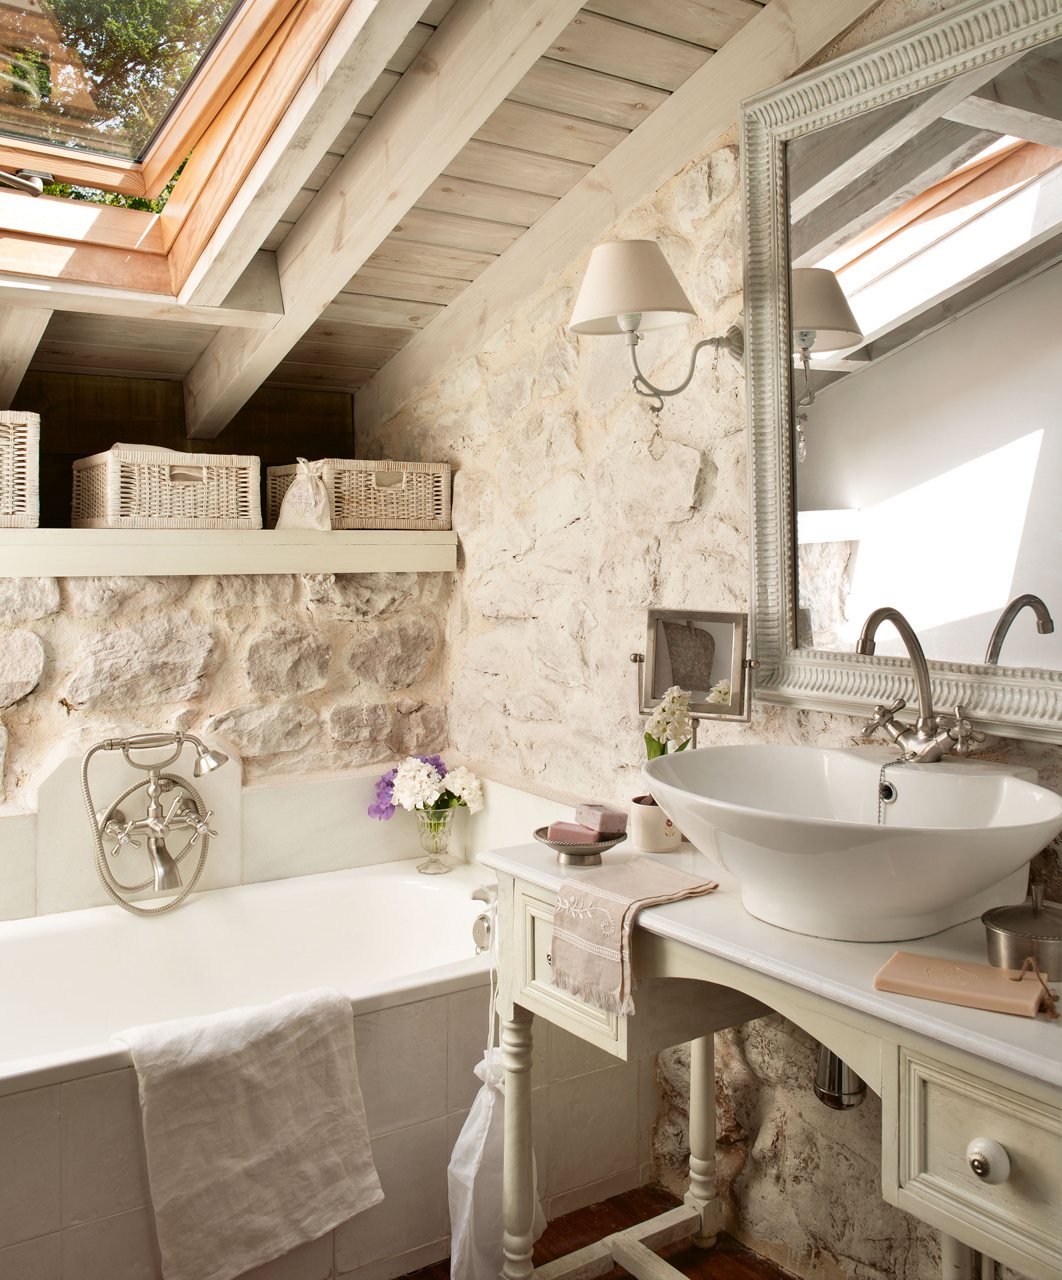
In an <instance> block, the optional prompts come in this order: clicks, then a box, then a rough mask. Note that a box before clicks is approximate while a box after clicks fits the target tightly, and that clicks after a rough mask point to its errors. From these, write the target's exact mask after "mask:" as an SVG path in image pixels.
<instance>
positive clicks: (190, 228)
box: [0, 0, 349, 302]
mask: <svg viewBox="0 0 1062 1280" xmlns="http://www.w3.org/2000/svg"><path fill="white" fill-rule="evenodd" d="M348 5H349V0H244V3H243V4H242V5H241V6H240V8H239V9H238V10H237V11H236V13H235V14H234V15H233V18H232V20H231V21H230V22H229V24H228V25H227V27H226V28H225V30H224V31H223V33H222V35H221V37H220V38H219V39H218V41H217V43H216V44H215V46H214V48H213V49H212V50H211V52H210V54H209V55H208V57H207V60H206V62H205V64H204V65H203V66H201V67H200V69H199V71H198V73H197V75H196V77H195V79H194V81H193V82H192V83H191V84H190V85H189V87H188V89H187V90H186V92H185V93H184V95H183V96H182V98H181V100H180V101H179V102H178V103H177V105H176V106H175V108H174V109H173V111H172V112H171V113H170V116H169V117H167V119H166V120H165V122H164V123H163V125H162V127H161V128H160V130H159V132H158V135H157V137H156V138H155V139H154V140H153V142H152V144H151V147H150V149H149V151H148V153H147V154H146V155H145V157H144V159H143V160H142V161H139V162H131V161H126V160H122V159H118V158H111V157H107V156H102V155H100V156H94V155H91V154H89V153H87V152H80V151H74V150H72V149H68V148H64V147H55V146H45V145H33V144H31V143H27V142H23V141H21V140H18V139H10V138H3V139H0V168H9V169H37V170H43V171H45V172H50V173H51V174H52V175H53V176H54V177H55V179H56V180H57V181H65V182H70V183H74V184H77V185H82V186H92V187H95V188H98V189H100V190H106V191H116V192H120V193H121V194H123V195H136V196H143V197H145V198H147V199H154V198H156V197H157V196H158V195H159V194H160V193H161V191H162V189H163V188H164V187H165V185H166V183H167V182H168V181H169V180H170V178H172V176H173V174H174V173H175V172H176V170H177V168H178V167H179V166H180V164H181V162H182V161H184V160H185V159H186V158H187V159H188V163H187V164H186V166H185V169H184V171H183V173H182V174H181V177H180V180H179V181H178V183H177V184H176V185H175V187H174V189H173V192H172V193H171V196H170V198H169V200H168V202H167V205H166V208H165V210H164V211H163V213H162V214H153V213H147V212H143V211H140V210H136V209H126V208H120V207H112V206H107V205H103V204H94V203H91V202H86V201H73V200H67V199H64V198H60V197H49V196H42V197H40V198H38V199H36V200H32V199H29V198H27V197H26V196H23V195H20V194H16V193H12V192H4V191H0V274H3V275H11V276H18V277H22V278H23V279H25V280H39V281H42V282H47V281H54V282H71V283H79V284H80V283H83V284H87V285H92V286H104V287H109V288H112V289H118V290H125V291H130V292H134V293H145V292H146V293H150V294H155V295H159V296H164V295H165V296H171V297H172V296H174V295H176V294H178V293H179V292H180V290H181V287H182V285H183V283H184V281H185V279H186V278H187V275H188V273H189V271H190V270H191V268H192V266H193V265H194V263H195V261H196V259H197V257H198V255H199V253H200V252H201V251H202V249H203V248H204V247H205V245H206V243H207V242H208V240H209V238H210V235H211V234H212V233H213V230H214V229H215V227H216V226H217V224H218V221H219V220H220V219H221V217H222V216H223V214H224V212H225V209H226V208H227V207H228V205H229V204H230V202H231V201H232V200H233V199H234V197H235V195H236V193H237V192H238V191H239V189H240V186H241V185H242V183H243V182H244V181H245V179H246V177H247V175H248V173H249V172H250V171H251V169H252V168H253V166H254V164H255V162H256V161H257V159H258V157H259V155H260V154H261V151H262V148H263V147H264V146H265V144H266V142H267V141H268V139H269V137H270V135H271V134H272V132H273V130H274V129H275V128H276V127H277V125H278V124H279V122H280V121H281V119H282V118H283V116H284V114H285V112H286V111H287V109H288V107H289V106H290V104H291V102H292V100H293V99H294V97H295V95H296V94H297V93H298V91H299V89H300V86H301V85H302V83H303V81H304V80H305V78H306V77H307V75H308V74H309V73H310V72H311V70H312V68H313V66H314V63H315V62H316V60H317V58H318V57H319V55H320V54H321V52H322V50H323V49H324V48H325V46H326V45H327V43H328V40H329V37H330V36H331V35H332V33H333V31H334V30H335V28H336V26H337V24H338V23H339V22H340V20H341V18H342V17H343V14H344V12H345V10H346V9H347V8H348ZM42 302H46V299H43V298H42Z"/></svg>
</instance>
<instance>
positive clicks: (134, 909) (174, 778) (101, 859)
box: [81, 742, 210, 916]
mask: <svg viewBox="0 0 1062 1280" xmlns="http://www.w3.org/2000/svg"><path fill="white" fill-rule="evenodd" d="M103 746H104V744H103V743H102V742H97V743H96V745H95V746H94V747H90V748H89V750H88V751H86V752H85V758H84V759H83V760H82V761H81V793H82V795H83V796H84V797H85V806H86V808H87V809H88V814H89V821H90V823H91V824H92V835H93V839H94V840H95V842H96V872H97V874H98V875H99V878H100V883H101V884H102V885H103V887H104V889H105V890H106V892H107V894H108V896H109V897H110V898H111V899H112V900H113V901H114V902H116V903H117V904H118V906H120V907H123V908H124V909H125V910H126V911H128V912H130V913H131V914H132V915H134V916H161V915H163V914H164V913H165V912H167V911H172V910H173V909H174V908H175V907H179V906H180V905H181V903H182V902H183V901H184V900H185V898H187V897H188V895H189V894H190V893H191V892H192V890H193V889H194V888H195V886H196V885H197V884H198V883H199V877H200V876H201V875H202V874H203V871H204V870H205V869H206V860H207V854H208V853H209V851H210V837H209V836H208V835H205V834H204V835H201V836H200V837H199V840H200V844H199V861H198V862H197V863H196V868H195V871H194V872H193V873H192V878H191V880H189V882H188V883H187V884H186V885H185V886H184V887H183V888H182V889H181V891H180V893H178V895H177V896H176V897H175V898H171V899H170V900H169V902H163V903H162V904H161V905H160V906H157V907H141V906H138V905H137V904H136V903H134V902H129V901H128V900H127V899H126V898H125V897H124V896H123V895H124V894H126V893H139V892H140V890H141V889H146V888H147V887H148V885H150V884H151V883H152V878H151V877H150V876H149V877H148V878H147V879H146V880H145V881H143V883H142V884H129V885H126V884H122V883H121V881H120V880H118V879H117V878H116V877H115V876H114V874H113V873H112V871H111V869H110V867H109V866H108V865H107V850H106V849H105V848H104V847H103V826H104V824H103V823H101V822H99V821H97V818H96V805H95V803H94V801H93V799H92V792H91V791H90V790H89V781H88V769H89V761H90V760H91V759H92V757H93V756H94V755H95V754H96V752H97V751H102V750H103ZM159 777H160V778H165V779H166V780H167V781H169V782H174V783H176V784H177V785H178V786H180V787H183V788H184V790H185V791H186V792H187V793H188V795H189V796H191V798H192V800H193V802H194V804H195V807H196V809H197V810H198V812H199V816H200V818H205V816H206V806H205V805H204V804H203V800H202V797H201V796H200V795H199V793H198V792H197V791H196V790H195V788H194V787H192V786H191V785H189V783H187V782H185V780H184V779H183V778H181V777H178V775H177V774H175V773H160V774H159ZM147 783H148V779H146V778H145V779H143V780H141V781H140V782H135V783H134V784H133V785H132V786H131V787H127V788H126V790H125V791H123V792H122V794H121V795H120V796H119V797H118V799H117V800H115V801H114V803H113V804H112V805H111V806H110V808H109V809H108V810H107V813H108V814H109V813H111V812H112V811H113V810H114V809H116V808H118V806H119V805H120V804H121V803H122V801H123V800H125V799H126V798H127V797H128V796H131V795H132V794H133V792H134V791H139V790H140V788H141V787H144V786H147ZM191 847H192V841H191V840H189V841H188V843H187V844H186V845H185V847H184V848H183V849H182V850H181V852H180V853H179V854H178V855H177V856H176V857H175V858H174V862H180V861H181V860H182V859H183V858H184V857H185V855H186V854H187V853H188V852H189V851H190V850H191Z"/></svg>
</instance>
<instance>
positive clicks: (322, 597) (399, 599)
mask: <svg viewBox="0 0 1062 1280" xmlns="http://www.w3.org/2000/svg"><path fill="white" fill-rule="evenodd" d="M303 581H304V582H305V584H306V594H307V600H308V602H309V604H310V607H311V608H314V609H323V610H327V611H328V612H329V613H333V614H335V616H336V617H340V618H375V617H378V616H379V615H380V614H381V613H391V612H393V611H394V610H395V609H399V608H402V607H403V606H404V605H408V604H410V603H412V602H413V601H414V600H415V599H416V597H417V587H418V583H417V575H416V574H415V573H340V574H336V573H314V574H309V573H308V574H305V575H304V577H303Z"/></svg>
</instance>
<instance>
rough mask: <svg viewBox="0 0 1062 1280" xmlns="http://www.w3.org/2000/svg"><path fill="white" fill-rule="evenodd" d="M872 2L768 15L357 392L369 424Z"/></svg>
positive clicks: (808, 5) (793, 2) (834, 0)
mask: <svg viewBox="0 0 1062 1280" xmlns="http://www.w3.org/2000/svg"><path fill="white" fill-rule="evenodd" d="M873 7H874V0H789V2H788V3H786V4H784V5H777V4H769V5H767V6H766V7H765V8H764V9H762V10H761V11H760V12H759V13H758V14H756V15H755V16H754V17H753V18H752V19H751V20H750V21H749V22H747V23H746V24H745V25H744V26H743V27H742V29H741V30H740V31H739V32H738V33H737V35H735V36H734V37H733V39H732V40H730V41H728V42H727V43H726V44H725V45H723V47H722V49H720V50H719V52H718V53H716V54H715V55H714V56H713V57H712V58H711V59H710V60H709V61H708V62H707V63H705V64H704V65H703V66H702V67H701V69H700V70H699V71H695V72H694V73H693V75H691V76H690V77H689V79H688V80H686V82H685V83H684V84H683V85H682V86H681V88H679V89H677V90H676V91H675V93H673V94H672V95H671V97H670V98H668V100H667V101H666V102H665V103H663V105H662V106H660V107H658V108H657V109H656V111H654V112H653V114H652V115H651V116H650V117H649V119H648V120H647V121H646V122H645V123H644V124H643V125H641V126H639V128H637V129H635V130H634V132H633V133H631V134H630V136H629V137H627V138H626V139H625V140H624V141H623V142H621V143H620V144H619V146H618V147H616V149H615V150H614V151H612V152H610V154H609V155H607V156H606V157H605V159H604V160H602V161H601V162H600V163H599V164H598V165H597V166H596V167H595V168H594V169H592V170H591V171H590V173H589V174H587V176H586V177H585V178H583V179H582V180H581V181H580V182H579V183H577V184H576V186H574V187H573V188H572V190H571V191H569V192H568V194H567V195H566V196H564V197H562V198H561V199H560V200H558V201H557V203H556V204H555V205H553V207H552V208H551V209H549V210H548V212H545V213H544V214H543V215H542V217H541V218H540V219H539V220H538V221H537V222H536V223H535V224H534V225H533V226H532V227H531V229H530V230H529V231H527V232H526V233H525V234H524V235H523V236H521V237H520V239H519V240H518V241H517V242H516V244H515V245H513V247H512V248H511V249H509V250H508V251H507V252H506V253H503V254H502V255H501V257H500V258H499V259H498V260H497V262H495V263H494V265H493V266H490V267H488V268H487V269H486V270H485V271H484V272H483V274H482V275H481V276H479V278H478V279H477V280H475V281H474V282H473V283H472V284H471V285H469V287H468V288H467V289H466V290H465V291H464V292H463V293H462V294H461V296H460V297H459V298H458V299H456V301H454V302H453V303H451V304H450V306H449V307H447V308H446V310H445V312H443V314H442V316H441V317H436V319H435V320H433V321H432V322H431V323H430V324H428V325H427V326H425V328H424V329H422V330H421V331H420V332H419V333H418V334H417V336H416V337H415V338H413V339H412V341H411V342H410V343H409V344H408V345H407V346H405V347H403V349H402V350H401V351H400V352H399V353H398V355H397V356H395V358H394V359H393V360H391V361H389V362H388V363H387V364H386V365H385V366H384V367H383V369H381V370H380V372H379V373H377V374H376V376H375V377H374V378H372V380H371V381H370V382H368V383H367V384H366V385H365V386H364V387H363V388H362V389H361V390H360V391H359V392H358V394H357V414H358V422H359V426H361V425H364V427H365V429H367V430H372V429H373V428H374V427H375V426H378V425H379V424H381V423H383V422H386V421H387V419H388V418H390V417H392V416H393V415H394V414H395V413H396V412H397V411H398V409H399V408H400V407H401V405H402V404H403V403H405V402H406V401H407V400H408V399H409V398H410V397H411V396H413V395H415V394H416V392H417V391H419V390H420V389H421V388H422V387H424V386H426V385H427V384H428V383H429V382H431V381H432V379H433V378H435V377H436V376H437V375H438V373H439V370H440V369H441V368H442V367H443V365H444V364H446V363H447V361H449V360H451V359H453V358H455V357H457V356H459V355H462V354H465V353H467V352H468V351H475V350H478V349H479V348H480V347H482V345H483V344H484V343H485V342H486V341H487V339H488V338H489V337H490V336H491V335H492V334H493V333H494V332H495V330H496V329H498V328H500V327H501V325H503V324H504V323H505V321H506V320H507V319H508V318H509V317H510V316H511V315H512V313H513V312H514V311H515V310H516V309H517V307H518V306H519V305H520V304H521V303H522V302H523V301H525V299H527V298H528V297H530V296H531V295H533V294H534V293H536V292H537V291H538V290H539V289H541V288H542V286H543V285H545V284H546V283H547V282H548V281H549V280H550V279H551V278H553V277H555V276H557V275H559V274H560V273H562V272H563V271H565V270H567V269H568V268H569V267H570V266H571V265H572V264H573V263H574V262H577V261H579V260H580V258H582V257H584V256H585V255H586V253H587V251H588V249H589V247H590V246H591V245H593V243H594V242H595V240H597V239H599V238H600V237H601V236H602V235H604V234H605V233H606V232H607V230H608V229H609V227H611V226H613V225H614V224H615V222H616V219H617V218H620V217H622V216H623V214H625V213H626V212H627V211H628V210H630V209H632V208H634V207H635V206H636V205H637V204H638V203H639V202H640V201H642V200H645V199H647V198H648V197H649V196H651V195H652V194H653V193H654V192H655V191H657V190H658V189H659V188H660V187H661V186H663V184H664V183H665V182H667V181H668V180H669V179H670V178H672V177H674V175H675V174H676V173H678V172H679V171H680V170H681V169H682V168H683V166H684V165H687V164H688V163H689V162H690V160H691V158H692V157H694V156H699V155H701V154H703V152H704V151H705V149H706V148H707V147H708V146H709V145H710V144H711V142H712V140H713V139H715V138H719V137H721V136H722V135H723V134H724V133H725V132H726V131H727V130H728V129H729V128H730V127H731V126H732V125H733V123H734V121H735V120H736V119H737V117H738V112H739V109H740V106H741V103H742V102H743V101H744V99H745V98H748V97H750V96H751V95H753V94H755V93H759V92H762V91H763V90H766V89H769V88H770V87H771V86H772V85H775V84H777V83H778V82H779V81H781V80H784V79H786V77H787V76H791V75H792V74H793V73H794V72H795V71H797V70H798V69H799V68H800V67H802V66H804V65H805V64H806V63H808V62H809V61H810V60H811V59H812V58H813V57H814V56H815V55H816V54H817V53H818V52H819V51H820V50H821V49H823V48H825V46H826V45H827V44H829V43H830V42H831V41H832V40H834V39H836V38H837V37H838V36H839V35H841V34H842V33H843V32H844V31H846V30H847V29H848V28H849V27H850V26H852V24H853V23H855V22H857V21H858V20H859V19H860V17H862V15H863V14H864V13H866V12H867V11H868V10H869V9H872V8H873Z"/></svg>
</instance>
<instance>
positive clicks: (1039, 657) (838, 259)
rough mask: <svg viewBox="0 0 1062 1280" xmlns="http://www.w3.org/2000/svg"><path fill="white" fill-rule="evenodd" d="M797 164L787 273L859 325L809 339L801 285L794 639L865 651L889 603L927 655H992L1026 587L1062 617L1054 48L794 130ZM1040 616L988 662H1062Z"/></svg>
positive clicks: (1060, 148) (1060, 665) (895, 650)
mask: <svg viewBox="0 0 1062 1280" xmlns="http://www.w3.org/2000/svg"><path fill="white" fill-rule="evenodd" d="M786 169H787V176H788V187H789V224H790V254H791V261H790V265H791V268H792V269H794V271H797V272H803V271H804V270H805V269H807V268H814V269H816V270H818V271H821V272H829V273H831V274H832V277H833V278H834V279H835V280H836V282H837V284H838V285H839V286H840V292H841V293H842V294H843V298H842V301H844V300H846V301H847V304H848V306H849V307H850V308H851V314H852V315H853V316H854V319H855V322H856V326H857V328H856V330H855V333H854V334H853V335H852V338H851V339H850V340H849V341H848V343H847V345H846V346H842V347H841V349H839V350H838V349H829V348H830V346H831V344H830V343H828V342H821V343H816V342H814V341H810V342H809V341H808V332H807V330H808V329H809V328H811V330H812V334H813V332H814V330H813V326H809V324H808V322H807V320H806V318H803V317H801V316H800V315H798V314H797V311H798V309H799V307H800V297H801V288H800V287H798V285H799V284H800V280H801V277H799V276H798V277H797V278H795V279H794V281H793V289H792V294H793V297H794V314H793V316H792V317H791V319H792V327H793V329H794V331H795V332H794V338H793V352H794V370H795V372H794V378H793V380H792V382H793V389H794V390H793V394H794V400H795V403H794V405H793V429H794V432H795V433H796V437H797V439H796V450H795V451H796V454H797V457H799V456H800V447H799V436H800V435H801V434H802V435H803V436H804V437H805V440H806V456H805V457H804V458H803V460H801V461H798V462H797V463H796V464H795V466H794V475H795V486H796V492H795V503H794V506H795V510H796V513H797V517H796V523H797V541H798V555H797V575H798V592H799V607H798V611H797V636H796V643H797V646H798V647H799V648H808V649H825V650H840V651H844V652H847V653H851V652H852V651H853V650H854V648H855V644H856V641H857V639H858V636H859V631H860V627H861V625H862V623H863V621H864V620H865V618H866V617H867V616H868V614H869V613H870V612H871V611H872V610H873V609H875V608H877V607H879V606H881V605H886V604H887V605H892V606H894V607H895V608H897V609H899V610H900V611H901V612H902V613H903V614H904V615H905V616H906V617H907V618H908V619H909V620H910V622H911V624H912V626H913V627H914V629H915V630H916V631H917V633H918V636H919V638H920V640H921V641H922V643H923V646H924V648H925V652H926V656H927V658H929V659H930V660H931V661H941V662H958V663H971V664H980V663H983V662H984V661H985V659H986V652H987V650H988V648H989V642H990V637H992V635H993V630H994V628H995V627H996V625H997V622H998V621H999V620H1000V618H1001V615H1003V614H1004V612H1005V611H1006V609H1007V606H1008V604H1010V603H1011V602H1013V601H1015V600H1016V599H1017V598H1019V597H1021V596H1023V595H1025V594H1034V595H1035V596H1037V597H1039V598H1040V599H1041V600H1042V601H1043V602H1044V604H1045V606H1046V609H1047V610H1048V611H1049V612H1050V613H1051V614H1052V615H1053V616H1054V618H1055V619H1058V618H1059V617H1060V616H1062V555H1060V550H1062V547H1060V536H1062V535H1060V512H1062V397H1060V395H1059V387H1060V386H1062V325H1060V322H1059V298H1060V297H1062V42H1060V41H1056V42H1054V43H1053V44H1046V45H1043V46H1041V47H1039V48H1037V49H1035V50H1033V51H1032V52H1030V53H1027V54H1025V55H1024V56H1023V57H1020V58H1010V59H1006V60H1004V61H1002V62H999V61H997V62H993V63H988V64H987V65H985V66H983V67H979V68H978V69H976V70H975V71H973V72H968V73H967V74H966V75H964V76H962V77H960V78H959V79H956V80H952V81H950V82H946V83H944V84H943V85H941V86H938V87H936V88H934V89H931V90H929V91H927V92H924V93H922V94H919V95H917V96H913V97H908V98H905V99H903V100H902V101H900V102H894V103H890V104H889V105H887V106H884V107H881V108H879V109H877V110H875V111H871V112H866V113H864V114H861V115H857V116H854V117H851V118H849V119H846V120H843V121H841V122H840V123H838V124H835V125H832V126H830V127H829V128H826V129H822V130H820V131H818V132H816V133H812V134H808V135H805V136H804V137H802V138H797V139H796V140H794V141H792V142H790V143H789V144H787V147H786ZM809 278H810V277H804V279H805V280H806V279H809ZM824 278H825V277H823V279H824ZM820 282H821V280H820ZM827 283H828V281H827ZM822 323H823V325H826V323H827V322H826V321H823V322H822ZM802 326H803V330H802ZM842 329H843V326H842ZM859 335H861V336H859ZM835 336H836V335H835ZM842 338H843V333H842ZM832 345H834V346H836V344H832ZM802 357H803V358H806V359H807V362H808V366H809V375H808V383H807V385H806V386H805V385H804V384H803V374H802V372H801V367H802ZM1041 623H1042V618H1040V617H1039V616H1038V614H1037V612H1036V611H1035V610H1034V609H1032V608H1031V607H1030V608H1026V609H1021V610H1019V611H1017V612H1016V616H1014V617H1013V619H1012V620H1011V623H1010V626H1009V629H1007V632H1006V634H1005V636H1003V637H1002V638H1001V641H1000V648H999V651H998V654H997V657H996V661H998V663H999V664H1000V665H1002V666H1006V667H1033V668H1042V669H1050V670H1062V628H1055V629H1053V630H1052V629H1050V628H1047V629H1045V628H1044V627H1043V626H1042V625H1041ZM881 640H882V643H881V645H880V647H879V652H880V653H883V654H891V655H895V656H902V654H903V649H902V646H901V645H900V644H899V641H898V639H897V640H896V641H893V639H892V637H891V636H890V637H889V638H888V640H887V639H886V636H885V634H884V633H883V634H882V637H881ZM890 646H892V647H890Z"/></svg>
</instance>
